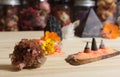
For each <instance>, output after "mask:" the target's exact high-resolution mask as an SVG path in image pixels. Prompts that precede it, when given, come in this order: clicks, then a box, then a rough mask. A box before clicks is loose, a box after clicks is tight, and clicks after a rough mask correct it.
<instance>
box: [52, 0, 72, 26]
mask: <svg viewBox="0 0 120 77" xmlns="http://www.w3.org/2000/svg"><path fill="white" fill-rule="evenodd" d="M52 2H53V4H51V8H53V9H52V14H53V15H54V16H55V17H56V18H57V19H58V20H60V22H61V25H62V27H63V26H66V25H69V24H70V23H71V17H70V0H53V1H52Z"/></svg>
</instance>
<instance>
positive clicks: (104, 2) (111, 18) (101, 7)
mask: <svg viewBox="0 0 120 77" xmlns="http://www.w3.org/2000/svg"><path fill="white" fill-rule="evenodd" d="M116 2H117V0H98V2H97V15H98V16H99V18H100V20H101V22H102V23H103V24H106V23H113V24H115V22H116V6H117V4H116Z"/></svg>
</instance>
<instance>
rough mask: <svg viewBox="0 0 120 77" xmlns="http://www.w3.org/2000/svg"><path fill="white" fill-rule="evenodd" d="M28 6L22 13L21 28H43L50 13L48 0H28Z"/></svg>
mask: <svg viewBox="0 0 120 77" xmlns="http://www.w3.org/2000/svg"><path fill="white" fill-rule="evenodd" d="M28 4H29V6H28V8H27V10H25V12H24V13H23V14H22V15H21V16H22V17H21V20H20V26H21V30H43V29H44V28H45V26H46V20H47V17H48V15H49V13H50V5H49V3H48V2H47V1H45V0H44V1H43V0H42V1H41V0H36V1H34V0H30V1H29V0H28Z"/></svg>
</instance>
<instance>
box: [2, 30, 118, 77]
mask: <svg viewBox="0 0 120 77" xmlns="http://www.w3.org/2000/svg"><path fill="white" fill-rule="evenodd" d="M42 35H43V32H39V31H38V32H31V31H30V32H0V77H100V76H101V77H120V56H119V55H118V56H115V57H112V58H108V59H105V60H100V61H96V62H93V63H89V64H84V65H80V66H72V65H70V64H68V63H66V62H65V60H64V59H65V58H66V57H67V56H68V55H69V54H73V53H76V52H78V51H80V50H83V48H84V46H85V44H86V41H89V42H91V38H78V37H74V38H71V39H67V40H66V39H64V40H63V41H62V51H63V52H64V53H65V55H64V56H60V57H51V56H47V61H46V62H45V64H44V65H43V66H42V67H41V68H37V69H29V70H28V69H23V70H22V71H15V70H14V69H13V67H12V66H11V61H10V58H9V54H10V53H12V52H13V48H14V46H15V44H16V43H17V42H19V41H20V40H21V39H22V38H28V39H33V38H35V39H38V38H40V37H41V36H42ZM103 40H104V43H105V45H106V46H107V47H111V48H113V49H116V50H120V38H118V39H114V40H110V39H103ZM96 41H97V44H98V45H99V43H100V41H101V38H96Z"/></svg>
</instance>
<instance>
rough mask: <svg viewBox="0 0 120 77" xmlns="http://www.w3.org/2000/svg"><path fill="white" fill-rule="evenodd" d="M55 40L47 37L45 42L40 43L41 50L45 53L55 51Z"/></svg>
mask: <svg viewBox="0 0 120 77" xmlns="http://www.w3.org/2000/svg"><path fill="white" fill-rule="evenodd" d="M54 47H55V41H53V40H52V39H47V40H46V41H45V42H43V43H42V46H41V48H42V50H43V51H44V52H45V54H46V55H49V54H52V53H54V52H55V48H54Z"/></svg>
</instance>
